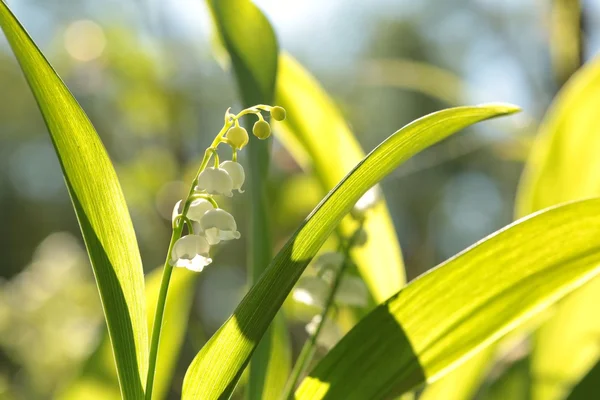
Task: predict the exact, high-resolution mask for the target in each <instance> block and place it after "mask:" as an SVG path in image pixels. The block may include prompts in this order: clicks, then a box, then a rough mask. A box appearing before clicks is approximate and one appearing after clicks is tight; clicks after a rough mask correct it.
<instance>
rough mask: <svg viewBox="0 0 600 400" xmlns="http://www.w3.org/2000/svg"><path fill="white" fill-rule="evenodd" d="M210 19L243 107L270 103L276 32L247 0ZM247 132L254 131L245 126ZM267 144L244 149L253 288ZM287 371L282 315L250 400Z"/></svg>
mask: <svg viewBox="0 0 600 400" xmlns="http://www.w3.org/2000/svg"><path fill="white" fill-rule="evenodd" d="M208 3H209V6H210V10H211V14H212V17H213V20H214V22H215V25H216V27H217V30H218V31H219V33H220V38H221V39H222V41H223V44H224V45H225V47H226V49H227V52H228V53H229V55H230V57H231V62H232V64H233V70H234V73H235V77H236V80H237V83H238V88H239V91H240V94H241V98H242V103H243V105H244V107H251V106H253V105H256V104H272V102H273V97H274V92H275V78H276V74H277V56H278V51H279V49H278V46H277V39H276V37H275V33H274V32H273V28H272V27H271V24H270V23H269V21H268V20H267V19H266V18H265V16H264V15H263V14H262V12H261V11H260V10H259V9H258V8H257V7H256V6H255V5H254V4H253V3H252V2H251V1H248V0H219V1H216V0H210V1H209V2H208ZM247 129H248V131H251V129H252V126H251V125H248V126H247ZM269 145H270V141H262V140H257V139H256V138H252V140H250V142H249V144H248V147H247V149H248V159H249V164H250V165H249V168H248V172H249V173H248V185H247V187H248V195H249V197H250V212H249V215H250V225H251V233H250V234H249V235H248V240H249V242H250V246H249V264H250V265H249V268H250V271H249V276H250V284H251V285H252V284H253V283H254V282H255V281H256V280H257V279H258V278H259V277H260V276H261V274H262V273H263V271H264V269H265V267H266V266H267V265H269V261H271V258H272V251H273V250H272V247H273V246H272V238H271V230H270V221H269V210H270V208H271V206H270V204H269V198H268V195H267V183H268V174H269V160H270V154H269V153H270V151H269ZM290 369H291V352H290V347H289V338H288V332H287V327H286V325H285V321H284V319H283V315H282V314H281V313H280V315H279V316H278V317H277V318H276V323H274V324H273V326H272V327H271V328H270V329H269V330H268V331H267V332H266V334H265V336H264V338H263V339H262V341H261V343H260V345H259V346H258V348H257V350H256V352H255V354H254V357H253V359H252V362H251V364H250V374H249V380H248V391H247V393H248V399H250V400H253V399H255V400H260V399H263V398H277V397H278V395H279V394H280V393H281V392H282V391H283V387H284V385H285V381H286V378H287V375H288V374H289V371H290Z"/></svg>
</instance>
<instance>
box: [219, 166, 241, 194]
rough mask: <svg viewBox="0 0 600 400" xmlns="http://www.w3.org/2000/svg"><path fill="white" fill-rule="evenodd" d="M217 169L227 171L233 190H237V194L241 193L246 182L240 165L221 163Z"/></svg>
mask: <svg viewBox="0 0 600 400" xmlns="http://www.w3.org/2000/svg"><path fill="white" fill-rule="evenodd" d="M219 168H221V169H224V170H225V171H227V173H228V174H229V176H230V177H231V180H232V182H233V189H237V191H238V192H240V193H243V190H242V185H243V184H244V181H245V180H246V174H245V173H244V168H243V167H242V165H241V164H239V163H237V162H235V161H223V162H222V163H221V165H219Z"/></svg>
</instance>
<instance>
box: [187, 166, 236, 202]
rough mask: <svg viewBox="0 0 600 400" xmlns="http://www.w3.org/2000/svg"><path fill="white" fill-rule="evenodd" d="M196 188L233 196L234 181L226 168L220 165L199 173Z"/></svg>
mask: <svg viewBox="0 0 600 400" xmlns="http://www.w3.org/2000/svg"><path fill="white" fill-rule="evenodd" d="M196 190H198V191H205V192H206V193H209V194H222V195H224V196H227V197H231V196H233V193H232V192H231V191H232V190H233V181H232V179H231V176H229V173H228V172H227V171H226V170H224V169H222V168H218V167H217V168H215V167H209V168H206V169H205V170H204V171H202V172H201V173H200V175H198V184H197V185H196Z"/></svg>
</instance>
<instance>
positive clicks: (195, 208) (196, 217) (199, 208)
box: [187, 199, 215, 222]
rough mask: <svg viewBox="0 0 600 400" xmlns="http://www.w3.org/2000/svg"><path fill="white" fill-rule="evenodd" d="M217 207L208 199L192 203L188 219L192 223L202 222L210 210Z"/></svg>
mask: <svg viewBox="0 0 600 400" xmlns="http://www.w3.org/2000/svg"><path fill="white" fill-rule="evenodd" d="M214 208H215V206H213V205H212V203H211V202H210V201H208V200H206V199H197V200H194V201H192V203H191V204H190V208H189V209H188V212H187V217H188V218H189V219H190V220H192V221H197V222H200V219H201V218H202V216H203V215H204V214H205V213H206V212H207V211H209V210H214Z"/></svg>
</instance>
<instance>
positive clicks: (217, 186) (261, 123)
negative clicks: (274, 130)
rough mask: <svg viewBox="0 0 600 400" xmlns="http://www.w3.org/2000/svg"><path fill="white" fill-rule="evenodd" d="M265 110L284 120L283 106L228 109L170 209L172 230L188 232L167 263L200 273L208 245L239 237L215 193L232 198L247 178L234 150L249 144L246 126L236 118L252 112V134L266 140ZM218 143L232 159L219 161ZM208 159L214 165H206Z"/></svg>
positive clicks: (207, 257)
mask: <svg viewBox="0 0 600 400" xmlns="http://www.w3.org/2000/svg"><path fill="white" fill-rule="evenodd" d="M262 111H268V112H269V113H270V114H271V118H272V119H274V120H276V121H281V120H283V119H285V110H284V109H283V108H282V107H271V106H266V105H257V106H254V107H250V108H247V109H245V110H243V111H241V112H240V113H239V114H237V115H233V114H231V113H230V112H229V110H227V112H226V113H225V124H224V126H223V129H221V132H219V134H218V135H217V137H216V138H215V140H214V141H213V144H212V145H211V147H209V148H208V149H207V150H206V153H205V155H204V159H203V160H202V164H201V165H200V169H199V171H198V174H197V175H196V178H195V179H194V182H193V184H192V188H191V190H190V193H189V194H188V197H187V199H185V201H183V200H180V201H179V202H177V204H175V208H174V209H173V218H172V222H173V229H175V230H177V231H178V232H179V233H181V232H182V230H183V227H184V225H186V226H187V230H188V234H187V235H184V236H182V237H180V238H179V239H177V241H176V242H175V243H174V244H173V245H172V247H171V249H170V257H169V264H170V265H171V266H174V267H184V268H187V269H189V270H191V271H197V272H200V271H202V270H203V269H204V267H205V266H207V265H208V264H210V263H211V262H212V259H211V258H210V247H211V246H214V245H216V244H219V243H220V242H221V241H227V240H232V239H239V238H240V233H239V232H238V230H237V224H236V222H235V219H234V218H233V216H232V215H231V214H230V213H228V212H227V211H225V210H223V209H221V208H219V206H218V204H217V201H216V200H215V198H214V196H215V195H222V196H227V197H231V196H233V191H234V190H237V191H238V192H239V193H243V192H244V191H243V189H242V186H243V184H244V181H245V179H246V175H245V173H244V168H243V167H242V165H241V164H239V163H238V162H237V152H238V151H239V150H241V149H242V148H244V146H246V144H248V141H249V136H248V132H247V131H246V129H244V128H243V127H242V126H240V124H239V119H240V118H241V117H242V116H244V115H247V114H254V115H256V116H257V117H258V121H256V123H255V124H254V127H253V129H252V133H253V134H254V135H255V136H256V137H258V138H259V139H267V138H268V137H269V136H270V135H271V127H270V126H269V123H268V122H267V121H265V119H264V117H263V116H262V114H261V112H262ZM221 143H225V144H227V145H229V146H230V147H231V150H232V159H231V160H227V161H223V162H221V163H220V162H219V156H218V154H217V148H218V146H219V145H220V144H221ZM211 158H214V165H213V166H211V167H207V165H208V163H209V162H210V160H211Z"/></svg>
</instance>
